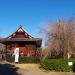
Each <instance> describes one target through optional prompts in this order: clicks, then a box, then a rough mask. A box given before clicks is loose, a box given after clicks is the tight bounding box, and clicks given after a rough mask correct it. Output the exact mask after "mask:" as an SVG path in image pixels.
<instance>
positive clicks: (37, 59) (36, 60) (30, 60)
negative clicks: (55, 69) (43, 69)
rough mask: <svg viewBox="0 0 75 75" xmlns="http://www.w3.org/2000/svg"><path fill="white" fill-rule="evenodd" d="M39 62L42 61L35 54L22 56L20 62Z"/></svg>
mask: <svg viewBox="0 0 75 75" xmlns="http://www.w3.org/2000/svg"><path fill="white" fill-rule="evenodd" d="M38 62H40V59H39V58H38V57H33V56H29V57H28V56H23V57H20V63H38Z"/></svg>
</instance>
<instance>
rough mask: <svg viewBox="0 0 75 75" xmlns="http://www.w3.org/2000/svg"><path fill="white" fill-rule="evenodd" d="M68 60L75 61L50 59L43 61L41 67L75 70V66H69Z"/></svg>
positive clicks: (63, 70) (53, 69) (52, 69)
mask: <svg viewBox="0 0 75 75" xmlns="http://www.w3.org/2000/svg"><path fill="white" fill-rule="evenodd" d="M68 62H73V63H75V60H74V59H69V60H68V59H48V60H45V61H41V67H42V68H44V69H45V70H51V71H62V72H69V71H75V67H74V66H68Z"/></svg>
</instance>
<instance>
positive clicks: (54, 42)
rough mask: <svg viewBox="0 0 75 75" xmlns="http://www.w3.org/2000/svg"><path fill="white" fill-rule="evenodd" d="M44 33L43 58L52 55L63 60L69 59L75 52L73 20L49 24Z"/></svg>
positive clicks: (74, 21) (74, 22) (74, 23)
mask: <svg viewBox="0 0 75 75" xmlns="http://www.w3.org/2000/svg"><path fill="white" fill-rule="evenodd" d="M44 32H45V33H46V52H47V54H45V57H44V58H46V57H48V56H49V55H51V54H53V53H54V55H55V56H60V57H64V58H70V57H71V54H72V53H73V52H74V50H75V19H74V18H71V19H69V20H66V21H63V20H58V22H55V23H53V24H51V23H50V24H49V25H48V28H47V29H44Z"/></svg>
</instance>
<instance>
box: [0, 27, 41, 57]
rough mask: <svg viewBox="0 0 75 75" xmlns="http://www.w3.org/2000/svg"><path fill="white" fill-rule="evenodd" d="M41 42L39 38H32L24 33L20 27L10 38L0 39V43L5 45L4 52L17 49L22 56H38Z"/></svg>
mask: <svg viewBox="0 0 75 75" xmlns="http://www.w3.org/2000/svg"><path fill="white" fill-rule="evenodd" d="M41 42H42V39H41V38H34V37H32V36H31V35H29V34H28V33H27V32H26V31H24V29H23V28H22V26H20V27H19V28H18V29H17V31H16V32H14V33H13V34H11V35H10V36H8V37H6V38H1V39H0V43H2V44H4V45H6V48H5V50H6V52H13V51H14V49H15V48H17V47H18V48H19V49H20V52H21V53H22V54H23V55H24V56H38V55H39V54H40V51H39V49H40V47H41Z"/></svg>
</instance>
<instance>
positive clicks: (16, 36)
mask: <svg viewBox="0 0 75 75" xmlns="http://www.w3.org/2000/svg"><path fill="white" fill-rule="evenodd" d="M8 42H36V43H37V45H38V46H41V43H42V39H41V38H34V37H32V36H31V35H29V34H28V33H27V32H25V30H24V29H23V27H22V26H20V27H19V28H18V29H17V30H16V32H14V33H13V34H11V35H10V36H8V37H6V38H1V39H0V43H3V44H6V43H8Z"/></svg>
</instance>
